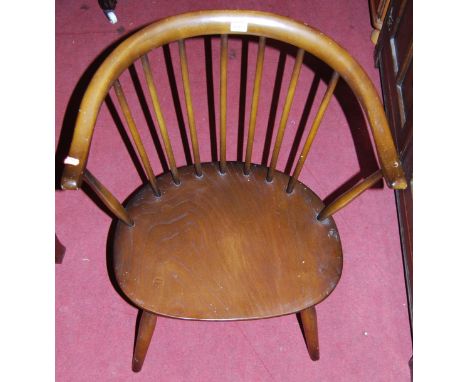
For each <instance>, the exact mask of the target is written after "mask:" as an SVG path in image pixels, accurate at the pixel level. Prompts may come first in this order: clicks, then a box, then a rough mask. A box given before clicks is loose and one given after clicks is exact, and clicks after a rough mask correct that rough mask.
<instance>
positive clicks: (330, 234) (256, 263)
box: [113, 162, 343, 320]
mask: <svg viewBox="0 0 468 382" xmlns="http://www.w3.org/2000/svg"><path fill="white" fill-rule="evenodd" d="M202 166H203V177H202V178H197V177H196V176H195V175H194V173H193V167H191V166H190V167H183V168H180V169H179V174H180V179H181V184H180V186H175V185H174V183H173V182H172V181H171V177H170V174H165V175H162V176H161V177H158V182H159V185H160V188H161V192H162V197H161V198H156V197H155V196H154V194H153V193H152V192H151V189H150V188H149V187H148V186H145V187H144V188H142V189H141V190H140V191H139V192H138V193H137V194H136V195H134V196H132V197H131V199H130V200H129V202H128V204H127V206H126V208H127V211H128V213H129V215H130V216H131V217H132V219H133V220H134V221H135V226H134V227H132V228H129V227H128V226H126V225H125V224H120V223H119V224H118V226H117V229H116V232H115V239H114V253H113V261H114V271H115V275H116V278H117V281H118V284H119V286H120V288H121V289H122V291H123V292H124V293H125V295H126V296H127V297H128V298H129V299H131V300H132V301H133V302H135V304H136V305H138V306H139V307H140V308H142V309H145V310H147V311H150V312H153V313H156V314H158V315H164V316H171V317H177V318H184V319H198V320H245V319H253V318H265V317H273V316H280V315H284V314H289V313H295V312H298V311H300V310H303V309H305V308H307V307H309V306H311V305H315V304H317V303H319V302H320V301H321V300H323V299H324V298H325V297H327V296H328V295H329V294H330V293H331V291H332V290H333V289H334V288H335V286H336V284H337V283H338V280H339V278H340V275H341V269H342V265H343V260H342V252H341V243H340V239H339V235H338V230H337V228H336V225H335V223H334V221H333V219H328V220H327V221H324V222H319V221H318V220H317V218H316V216H317V214H318V213H319V211H320V210H321V209H322V208H323V203H322V201H321V200H320V199H319V198H318V197H317V195H315V194H314V193H313V192H312V191H311V190H310V189H309V188H308V187H306V186H305V185H303V184H301V183H298V185H297V186H296V188H295V189H294V192H293V193H292V194H287V193H286V192H285V190H286V186H287V184H288V180H289V177H288V176H287V175H285V174H282V173H280V172H277V173H276V176H275V178H274V180H273V182H272V183H267V182H266V181H265V176H266V172H267V168H266V167H263V166H258V165H252V167H251V173H250V175H249V176H246V175H244V174H243V164H242V163H240V162H227V165H226V173H225V174H224V175H222V174H220V173H219V168H218V166H217V165H216V164H214V163H209V164H203V165H202Z"/></svg>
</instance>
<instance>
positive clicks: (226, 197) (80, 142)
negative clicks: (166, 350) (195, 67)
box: [62, 11, 406, 371]
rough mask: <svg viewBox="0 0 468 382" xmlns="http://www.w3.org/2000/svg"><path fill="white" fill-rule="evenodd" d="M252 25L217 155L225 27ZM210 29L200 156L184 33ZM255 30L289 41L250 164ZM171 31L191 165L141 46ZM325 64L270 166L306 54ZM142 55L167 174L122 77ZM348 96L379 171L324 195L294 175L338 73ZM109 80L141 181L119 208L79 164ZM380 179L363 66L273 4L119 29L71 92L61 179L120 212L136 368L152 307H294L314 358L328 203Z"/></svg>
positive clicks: (387, 150) (383, 150)
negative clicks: (149, 147) (210, 145)
mask: <svg viewBox="0 0 468 382" xmlns="http://www.w3.org/2000/svg"><path fill="white" fill-rule="evenodd" d="M233 34H238V35H252V36H257V37H258V54H257V61H256V73H255V82H254V87H253V96H252V103H251V113H250V123H249V128H248V134H247V136H248V138H247V144H246V150H245V157H244V161H243V162H239V161H237V162H236V161H228V160H227V158H226V110H227V107H228V98H227V76H228V73H227V62H228V36H229V35H233ZM204 35H220V36H221V39H220V40H221V47H220V95H219V96H220V98H219V106H220V111H219V116H220V118H219V137H220V139H219V141H220V142H219V150H220V160H219V161H216V162H211V163H201V162H200V154H199V146H198V140H197V128H196V123H195V117H194V110H193V106H192V96H191V86H190V79H189V71H188V65H189V63H188V60H187V55H186V48H185V39H188V38H191V37H196V36H204ZM266 39H274V40H280V41H282V42H284V43H287V44H291V45H293V46H295V47H296V48H297V55H296V59H295V64H294V69H293V72H292V76H291V80H290V84H289V88H288V92H287V96H286V100H285V104H284V109H283V112H282V116H281V120H280V123H279V127H278V130H277V135H276V138H275V141H274V148H273V152H272V154H271V159H270V161H269V166H268V167H267V166H263V165H259V164H254V163H252V149H253V144H254V134H255V128H256V116H257V110H258V104H259V98H260V84H261V80H262V68H263V62H264V52H265V44H266ZM175 41H177V43H178V47H179V53H180V63H181V69H182V78H183V87H184V94H185V101H186V112H187V117H188V124H189V131H190V140H191V149H192V155H193V165H189V166H185V167H178V166H177V164H176V159H175V156H174V154H173V149H172V146H171V140H170V139H169V134H168V130H167V127H166V123H165V119H164V116H163V111H162V110H161V106H160V102H159V98H158V93H157V90H156V86H155V82H154V80H153V74H152V70H151V67H150V61H149V59H148V56H147V54H148V53H149V52H150V51H151V50H152V49H156V48H159V47H161V46H163V45H165V44H169V43H171V42H175ZM305 52H307V53H309V54H311V55H313V56H315V57H317V58H318V59H320V60H322V61H323V62H324V63H326V64H327V65H329V66H330V67H331V68H332V70H333V71H334V72H333V75H332V77H331V80H330V81H329V84H328V88H327V90H326V92H325V95H324V97H323V99H322V101H321V104H320V107H319V109H318V112H317V115H316V116H315V118H314V121H313V124H312V126H311V127H310V130H309V132H308V136H307V139H306V142H305V144H304V146H303V148H302V151H301V154H300V156H299V159H298V161H297V163H296V166H295V169H294V171H293V173H292V175H291V176H289V175H287V174H285V173H282V172H280V171H278V170H277V169H276V165H277V161H278V155H279V153H280V149H281V148H282V141H283V136H284V132H285V128H286V123H287V120H288V114H289V111H290V108H291V104H292V100H293V97H294V93H295V90H296V85H297V83H298V77H299V72H300V69H301V65H302V61H303V57H304V53H305ZM137 61H140V62H141V65H142V67H143V70H144V74H145V79H146V85H147V87H148V90H149V94H150V96H151V101H152V105H153V106H154V112H155V115H156V118H157V122H158V126H159V132H160V134H161V137H162V140H163V143H164V149H165V154H166V156H167V160H168V163H169V168H170V172H168V173H164V174H162V175H160V176H158V177H156V176H155V175H154V172H153V170H152V167H151V164H150V161H149V159H148V155H147V154H146V151H145V148H144V143H143V141H142V139H141V137H140V135H139V132H138V130H137V128H136V125H135V122H134V119H133V117H132V113H131V111H130V108H129V105H128V103H127V100H126V97H125V95H124V91H123V88H122V86H121V84H120V82H119V76H120V75H121V74H122V73H123V72H124V71H125V70H127V69H128V68H129V66H130V65H132V64H133V63H136V62H137ZM339 78H342V79H344V80H345V81H346V82H347V84H348V85H349V87H350V88H351V89H352V91H353V92H354V93H355V95H356V97H357V99H358V100H359V102H360V104H361V106H362V108H363V110H364V113H365V115H366V117H367V120H368V123H369V125H370V127H371V131H372V135H373V138H374V142H375V147H376V150H377V154H378V159H379V163H380V169H379V170H378V171H376V172H375V173H373V174H372V175H370V176H369V177H368V178H366V179H364V180H363V181H361V182H359V183H358V184H357V185H355V186H353V187H352V188H351V189H349V190H347V191H346V192H344V193H343V194H342V195H341V196H339V197H338V198H336V200H334V201H333V202H331V203H329V204H328V205H326V206H324V204H323V202H322V200H320V198H319V197H318V196H317V195H316V194H315V193H314V192H313V191H312V190H310V189H309V188H308V187H307V186H306V185H304V184H302V183H301V182H300V181H299V180H298V177H299V175H300V173H301V169H302V168H303V165H304V162H305V160H306V158H307V155H308V153H309V150H310V148H311V145H312V142H313V140H314V137H315V135H316V133H317V129H318V127H319V125H320V122H321V120H322V118H323V116H324V113H325V111H326V109H327V106H328V104H329V102H330V99H331V98H332V95H333V91H334V89H335V87H336V85H337V82H338V81H339ZM112 88H113V90H114V91H115V94H116V96H117V99H118V102H119V104H120V107H121V110H122V112H123V115H124V116H125V119H126V123H127V125H128V128H129V131H130V133H131V136H132V138H133V140H134V143H135V146H136V148H137V151H138V154H139V157H140V159H141V161H142V163H143V167H144V169H145V173H146V175H147V178H148V182H147V183H146V184H144V185H143V186H142V187H140V188H139V189H137V190H136V191H135V192H134V193H133V194H132V195H131V196H130V197H129V199H128V201H127V203H126V205H125V206H123V205H122V204H120V203H119V201H118V200H117V199H116V198H115V197H114V196H113V195H112V194H111V193H110V191H108V190H107V189H106V188H105V187H104V185H103V184H101V183H100V182H99V180H98V179H96V178H95V177H94V176H93V175H92V174H91V172H90V171H89V169H88V168H87V158H88V154H89V150H90V145H91V139H92V136H93V129H94V126H95V123H96V119H97V116H98V112H99V109H100V107H101V105H102V103H103V101H104V99H105V97H106V95H107V94H108V92H109V91H110V90H111V89H112ZM381 178H385V180H386V182H387V184H388V186H389V187H391V188H394V189H401V188H405V187H406V181H405V177H404V174H403V172H402V168H401V165H400V161H399V159H398V156H397V153H396V151H395V147H394V143H393V141H392V137H391V133H390V130H389V127H388V124H387V120H386V118H385V113H384V111H383V108H382V105H381V102H380V99H379V96H378V94H377V92H376V90H375V88H374V86H373V84H372V83H371V81H370V80H369V78H368V76H367V75H366V73H365V72H364V71H363V69H362V68H361V66H360V65H359V64H358V63H357V62H356V61H355V60H354V59H353V58H352V57H351V56H350V55H349V54H348V53H347V52H346V51H345V50H344V49H343V48H342V47H340V46H339V45H338V44H337V43H335V42H334V41H333V40H331V39H330V38H329V37H327V36H325V35H324V34H322V33H321V32H319V31H317V30H315V29H312V28H310V27H308V26H306V25H303V24H301V23H298V22H295V21H292V20H290V19H288V18H285V17H280V16H277V15H274V14H270V13H263V12H253V11H202V12H193V13H187V14H183V15H179V16H174V17H170V18H167V19H164V20H162V21H159V22H156V23H153V24H151V25H149V26H147V27H145V28H144V29H142V30H140V31H138V32H137V33H135V34H133V35H132V36H131V37H129V38H127V39H126V40H125V41H123V42H122V43H121V44H120V45H119V46H118V47H117V48H116V49H115V50H114V51H113V53H112V54H111V55H110V56H109V57H108V58H107V59H106V60H105V61H104V62H103V64H102V65H101V66H100V67H99V69H98V71H97V72H96V74H95V76H94V77H93V79H92V81H91V83H90V85H89V87H88V89H87V91H86V93H85V95H84V98H83V100H82V103H81V106H80V111H79V115H78V119H77V122H76V127H75V131H74V135H73V140H72V144H71V148H70V152H69V156H68V157H67V158H66V160H65V167H64V173H63V177H62V187H63V188H64V189H67V190H76V189H79V188H80V187H81V184H82V182H83V181H84V182H86V183H87V184H88V185H89V186H90V187H91V188H92V190H94V192H95V193H96V194H97V195H98V196H99V198H100V199H101V200H102V202H103V203H104V204H105V205H106V206H107V207H108V208H109V209H110V210H111V211H112V212H113V213H114V214H115V216H116V217H117V218H118V223H117V224H116V229H115V233H114V237H113V269H114V272H115V277H116V280H117V282H118V284H119V287H120V288H121V290H122V291H123V293H124V294H125V295H126V296H127V297H128V298H129V299H130V300H131V301H132V302H133V303H134V304H135V305H136V306H137V307H138V308H139V309H141V311H142V315H141V320H140V323H139V328H138V334H137V340H136V345H135V350H134V357H133V369H134V370H135V371H138V370H140V369H141V367H142V365H143V361H144V359H145V355H146V351H147V349H148V346H149V343H150V340H151V337H152V334H153V330H154V328H155V325H156V318H157V316H158V315H162V316H169V317H175V318H181V319H194V320H248V319H258V318H268V317H275V316H280V315H286V314H292V313H299V314H300V317H301V321H302V325H303V328H304V332H305V334H304V335H305V338H306V343H307V348H308V351H309V354H310V357H311V358H312V359H313V360H318V359H319V345H318V335H317V317H316V311H315V305H317V304H318V303H319V302H321V301H322V300H323V299H325V298H326V297H327V296H329V295H330V293H331V292H332V291H333V289H334V288H335V286H336V285H337V283H338V280H339V278H340V276H341V271H342V264H343V262H342V250H341V243H340V238H339V234H338V230H337V227H336V225H335V222H334V220H333V218H332V215H333V214H334V213H335V212H337V211H338V210H340V209H341V208H343V207H344V206H346V205H347V204H348V203H349V202H351V201H352V200H353V199H355V198H356V197H357V196H358V195H360V194H361V193H362V192H364V191H365V190H366V189H368V188H369V187H371V186H372V185H373V184H375V183H376V182H377V181H378V180H380V179H381Z"/></svg>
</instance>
